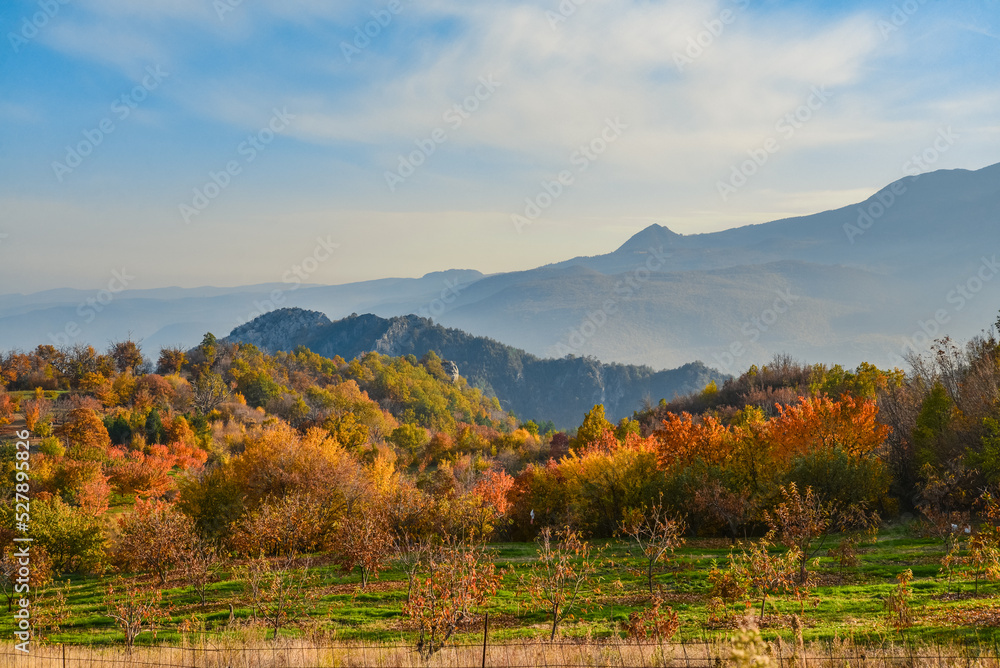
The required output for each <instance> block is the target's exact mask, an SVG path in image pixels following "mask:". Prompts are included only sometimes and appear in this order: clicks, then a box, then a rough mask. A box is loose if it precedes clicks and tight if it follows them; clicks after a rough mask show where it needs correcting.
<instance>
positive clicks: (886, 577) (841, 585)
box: [0, 525, 1000, 644]
mask: <svg viewBox="0 0 1000 668" xmlns="http://www.w3.org/2000/svg"><path fill="white" fill-rule="evenodd" d="M597 544H598V545H599V546H600V547H601V548H602V551H603V556H604V559H605V562H604V565H603V566H602V568H601V571H600V577H601V582H600V584H599V587H600V593H598V594H595V598H596V599H597V600H598V601H599V602H600V603H601V604H602V607H600V608H597V607H589V608H588V609H587V610H586V611H578V612H577V613H576V618H575V619H572V620H568V621H567V622H566V623H564V624H563V625H562V626H561V633H562V635H563V636H564V637H565V636H569V637H595V638H598V637H606V636H609V635H612V634H617V633H620V626H619V625H620V623H621V622H623V621H625V620H627V619H628V616H629V614H630V613H631V612H633V611H637V610H640V609H642V608H643V607H644V606H645V604H646V602H647V600H648V590H647V589H646V587H645V579H644V577H643V576H642V575H641V574H640V573H638V572H636V571H638V570H640V567H641V566H640V564H639V562H638V561H636V560H634V559H632V558H631V557H630V556H629V553H628V546H627V545H626V544H625V543H621V542H613V541H608V542H601V541H599V542H598V543H597ZM828 544H829V545H830V546H835V545H836V544H837V540H836V539H834V540H831V541H829V543H828ZM861 549H862V554H861V555H860V556H861V564H860V565H859V566H858V567H856V568H849V569H845V571H844V572H843V579H842V580H841V577H840V570H839V568H838V566H837V564H836V562H835V560H834V559H832V558H829V557H826V556H823V557H821V558H820V559H819V564H818V567H815V568H813V569H812V571H813V572H814V573H816V574H817V575H818V577H819V580H820V584H819V585H818V586H816V587H815V588H814V589H813V590H812V591H811V593H810V597H809V600H808V601H807V602H806V604H805V614H804V616H803V621H804V625H805V628H804V631H803V635H804V638H805V640H806V641H826V640H832V639H834V638H841V639H853V640H854V641H856V642H859V643H873V644H881V643H884V642H890V641H891V642H896V643H899V642H908V643H909V642H912V643H932V642H967V641H978V642H984V643H989V644H994V643H997V642H1000V632H998V629H997V627H995V626H983V625H982V624H981V622H975V620H974V619H973V615H977V614H978V615H982V614H983V611H988V610H990V609H992V608H997V609H998V610H997V612H996V613H995V615H994V616H995V618H996V621H994V622H993V623H994V624H1000V605H998V601H997V600H996V598H997V595H998V593H1000V584H995V583H989V582H987V583H985V584H984V583H981V584H980V588H979V594H978V595H977V596H973V595H972V592H973V585H972V583H971V581H969V580H968V579H965V576H958V577H956V578H955V580H954V581H953V582H951V583H949V582H948V581H947V578H945V577H943V576H941V575H940V566H939V562H940V558H941V556H942V554H943V551H944V549H943V546H942V545H941V544H940V543H937V542H935V541H933V540H929V539H923V538H917V537H914V536H912V535H910V533H909V532H908V531H907V528H906V527H905V526H900V525H897V526H893V527H891V528H889V529H887V530H885V531H883V533H882V534H880V535H879V537H878V540H877V542H875V543H874V544H863V545H862V548H861ZM491 550H492V551H493V554H494V559H495V562H496V563H497V565H498V566H499V567H501V568H504V569H507V574H506V575H505V577H504V584H503V588H502V590H501V591H500V592H499V593H498V595H497V596H496V597H494V599H493V600H492V602H491V605H490V606H489V612H490V617H491V637H492V638H494V640H495V641H503V640H513V639H525V638H538V637H547V632H548V623H549V622H548V619H547V617H546V615H545V614H544V613H543V612H540V611H538V610H533V609H531V608H529V607H528V604H527V598H526V596H525V595H524V593H523V592H522V591H520V587H519V584H518V583H519V576H521V575H524V574H526V573H527V572H528V569H529V568H530V566H531V563H532V559H533V557H534V555H535V549H534V544H531V543H501V544H495V545H492V546H491ZM729 552H730V547H729V546H728V544H727V543H726V542H725V541H721V540H717V539H716V540H707V539H693V540H690V541H689V542H688V544H687V545H685V546H684V547H683V548H682V549H680V550H678V551H677V553H676V554H675V555H674V558H673V559H672V560H671V562H670V564H669V565H668V567H667V568H666V569H661V571H660V572H659V573H658V574H657V576H656V584H657V585H659V586H662V588H663V591H664V594H665V595H666V598H667V602H668V603H669V605H670V606H671V607H672V608H673V609H674V610H675V611H676V612H677V613H678V616H679V618H680V621H681V630H680V632H679V634H678V636H677V637H676V638H675V639H678V640H680V639H698V640H700V639H703V638H707V639H722V638H724V637H726V636H727V635H729V634H730V633H731V625H722V626H719V625H715V626H713V627H709V626H707V625H706V620H707V618H708V607H707V604H708V591H709V585H708V573H709V570H710V569H711V566H712V562H713V561H716V562H717V563H718V564H719V565H720V567H724V566H725V564H726V563H727V559H728V555H729ZM317 561H318V562H319V565H316V566H314V567H313V569H312V572H313V574H314V575H315V576H316V578H317V583H316V587H319V588H320V590H321V591H320V592H317V593H319V594H320V598H319V600H318V603H317V604H316V606H315V609H313V610H312V611H311V614H310V616H311V618H312V619H313V620H315V621H316V622H318V623H319V625H320V626H321V627H322V628H324V629H328V630H330V631H332V632H334V633H335V637H336V638H337V640H339V641H351V640H363V641H370V642H376V641H377V642H400V641H403V642H409V641H411V640H412V637H413V633H412V630H411V627H410V625H409V623H408V620H407V619H406V618H405V616H404V615H403V613H402V608H403V604H404V603H405V600H406V576H405V574H404V573H402V572H400V571H398V570H388V571H385V572H383V573H381V575H380V577H379V579H378V580H373V581H372V582H370V583H369V586H368V587H367V589H365V590H362V589H361V577H360V574H359V573H357V572H354V573H351V574H346V575H345V574H344V573H342V572H340V571H339V570H338V569H337V568H336V567H335V566H333V565H331V564H326V563H322V560H321V558H319V557H318V558H317ZM907 568H909V569H911V570H912V571H913V574H914V580H913V583H912V590H913V598H912V603H911V605H912V608H913V610H914V614H915V620H916V624H915V625H914V626H913V627H912V628H910V629H908V630H906V631H904V632H902V633H900V632H897V631H895V630H892V629H890V628H889V627H888V626H887V625H886V623H885V620H886V613H885V611H884V609H883V599H884V598H885V597H886V596H887V595H888V594H889V593H890V592H891V591H892V590H893V589H894V587H895V586H896V576H897V575H898V574H899V573H901V572H902V571H904V570H906V569H907ZM223 575H228V574H223ZM68 579H69V580H70V582H71V585H72V588H71V590H70V596H69V605H70V607H71V619H70V620H69V622H67V623H66V624H64V626H63V630H62V632H61V633H59V634H56V635H54V636H53V637H52V638H51V640H54V641H57V642H66V643H86V644H106V643H117V642H120V641H121V637H122V636H121V634H120V632H119V631H118V630H117V629H116V628H114V627H113V626H112V624H111V623H110V621H109V620H108V619H107V618H106V617H104V616H103V614H102V613H103V611H104V606H103V602H102V596H103V591H104V585H105V583H106V581H105V580H104V579H102V578H100V577H97V576H80V575H71V576H69V577H68ZM143 579H144V581H146V582H149V583H153V582H154V581H153V580H151V579H149V578H143ZM239 595H240V586H239V584H238V583H236V582H233V581H228V580H225V581H221V582H217V583H214V584H213V585H211V587H210V589H209V597H208V598H209V600H208V605H206V606H205V607H202V606H200V605H199V602H198V600H197V597H196V595H195V594H194V593H193V592H192V591H191V590H190V588H187V587H184V586H183V585H182V584H181V583H180V582H179V581H177V580H174V579H171V580H170V581H169V582H168V584H167V588H166V589H165V591H164V593H163V597H164V602H165V603H167V604H169V605H170V606H171V612H170V619H169V621H168V622H167V623H166V624H165V627H166V628H165V629H164V630H163V631H161V632H160V633H158V636H157V641H158V642H164V641H165V642H173V641H177V640H179V639H180V635H179V633H178V631H177V625H178V624H179V623H180V622H181V621H183V620H184V619H190V618H192V617H195V618H196V619H197V620H199V621H200V622H201V623H203V624H204V627H205V628H206V629H207V630H208V631H210V632H221V631H222V630H223V629H225V627H226V624H227V622H228V621H229V604H230V603H232V604H233V605H234V607H235V616H236V618H237V620H246V619H247V618H248V615H249V611H248V609H247V608H246V607H245V606H244V605H242V604H241V603H240V601H239ZM753 605H754V609H755V611H757V610H759V609H760V602H759V600H758V601H756V602H755V603H753ZM743 609H744V604H742V603H738V604H736V605H731V606H730V607H729V612H730V614H732V615H736V614H739V613H740V612H741V611H742V610H743ZM799 612H800V603H799V602H798V601H796V600H794V599H788V598H778V599H773V600H771V602H770V603H769V605H768V608H767V618H766V621H765V624H764V626H763V628H762V631H763V633H764V635H765V637H766V638H774V637H775V636H777V635H780V636H782V637H783V638H785V639H789V638H792V637H793V633H792V631H791V628H790V620H791V615H792V614H798V613H799ZM12 631H13V624H12V620H11V618H10V616H9V615H4V616H3V617H2V619H0V633H2V634H7V635H8V637H9V635H10V634H11V633H12ZM286 632H287V633H288V634H289V635H295V634H296V633H298V630H297V629H296V628H294V627H292V628H289V629H287V631H286ZM480 632H481V629H480V628H479V627H478V626H476V627H474V628H470V629H468V632H467V637H468V639H472V638H474V637H477V636H478V634H479V633H480ZM141 637H142V638H145V639H146V641H147V642H148V641H149V640H150V636H149V634H144V635H143V636H141Z"/></svg>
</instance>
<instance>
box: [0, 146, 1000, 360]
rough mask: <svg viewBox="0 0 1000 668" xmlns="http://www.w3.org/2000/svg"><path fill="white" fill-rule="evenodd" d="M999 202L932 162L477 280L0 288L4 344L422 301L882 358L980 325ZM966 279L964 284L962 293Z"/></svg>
mask: <svg viewBox="0 0 1000 668" xmlns="http://www.w3.org/2000/svg"><path fill="white" fill-rule="evenodd" d="M998 216H1000V164H998V165H993V166H991V167H987V168H984V169H980V170H977V171H968V170H942V171H937V172H931V173H928V174H923V175H921V176H919V177H907V178H904V179H901V180H900V181H898V182H896V183H894V184H890V185H889V186H887V187H886V188H884V189H882V190H881V191H879V192H878V193H876V194H875V195H873V196H872V197H871V198H869V199H868V200H866V201H864V202H860V203H858V204H855V205H851V206H847V207H843V208H841V209H837V210H833V211H825V212H822V213H817V214H814V215H810V216H801V217H797V218H788V219H784V220H777V221H773V222H770V223H764V224H760V225H749V226H744V227H739V228H734V229H730V230H724V231H721V232H715V233H711V234H697V235H687V236H683V235H679V234H675V233H673V232H671V231H670V230H668V229H667V228H665V227H662V226H659V225H651V226H650V227H648V228H647V229H645V230H641V231H639V232H638V233H637V234H635V235H634V236H633V237H632V238H630V239H628V240H624V242H623V243H622V244H621V246H620V247H618V248H617V249H615V250H613V251H611V252H609V253H607V254H605V255H599V256H595V257H578V258H573V259H570V260H566V261H563V262H559V263H555V264H550V265H546V266H544V267H538V268H536V269H532V270H528V271H519V272H511V273H506V274H496V275H492V276H486V277H484V276H483V275H482V274H480V273H478V272H474V271H449V272H439V273H435V274H428V275H426V276H424V277H423V278H420V279H398V278H395V279H383V280H378V281H366V282H362V283H354V284H348V285H338V286H302V287H300V288H298V289H295V290H292V289H290V288H291V287H293V286H292V285H289V284H278V285H276V286H246V287H242V288H232V289H218V288H203V289H198V290H181V289H178V288H164V289H162V290H154V291H126V292H123V293H121V294H119V295H116V296H115V299H114V301H113V302H112V303H111V304H110V305H108V306H107V307H106V308H104V309H103V310H102V311H101V313H100V314H98V315H97V316H96V317H95V318H94V319H93V322H89V323H85V322H82V321H81V316H80V312H81V308H83V310H84V311H86V308H85V304H84V301H83V300H85V299H86V298H87V297H93V296H94V293H88V292H83V291H73V290H54V291H48V292H44V293H39V294H37V295H30V296H27V297H26V296H23V295H6V296H0V348H13V347H27V346H34V345H37V343H39V342H51V341H53V340H55V341H63V342H65V341H66V337H63V338H62V339H60V337H59V336H58V334H59V333H60V332H64V331H65V327H66V325H67V323H70V322H77V324H79V325H80V327H81V330H82V331H81V333H80V334H79V335H78V336H76V337H74V338H73V339H72V340H69V341H68V342H70V343H73V342H77V341H88V342H90V343H94V344H95V345H99V346H104V345H106V344H107V342H108V341H110V340H114V339H120V338H122V337H124V336H126V335H128V333H129V332H131V333H132V335H133V336H135V337H137V338H141V339H143V340H144V344H145V347H146V349H147V350H152V351H154V352H155V350H156V349H157V348H158V346H160V345H177V344H182V345H193V344H194V343H197V341H198V340H199V339H200V337H201V335H202V334H203V333H204V332H205V331H214V332H216V333H224V332H226V331H229V330H230V329H232V328H233V327H234V326H236V325H238V324H240V323H243V322H246V321H247V320H249V319H250V318H252V317H254V316H255V315H257V314H259V313H260V312H262V311H267V310H271V309H273V308H280V307H288V306H295V307H301V308H307V309H313V310H318V311H322V312H323V313H327V314H329V315H330V316H331V317H333V318H339V317H343V316H346V315H349V314H351V313H373V314H376V315H379V316H383V317H391V316H396V315H404V314H408V313H417V314H420V315H426V316H431V317H433V318H434V320H435V321H436V322H440V323H441V324H444V325H447V326H451V327H458V328H461V329H463V330H465V331H468V332H471V333H474V334H478V335H485V336H490V337H492V338H494V339H497V340H500V341H503V342H504V343H507V344H510V345H516V346H518V347H520V348H523V349H524V350H526V351H527V352H530V353H532V354H535V355H538V356H553V355H554V356H557V357H562V356H563V355H565V354H566V353H567V352H572V353H574V354H577V355H593V356H596V357H598V358H599V359H601V360H603V361H605V362H610V361H616V362H625V363H632V362H636V363H644V364H649V365H652V366H654V367H657V368H663V367H672V366H677V365H680V364H683V363H686V362H690V361H692V360H695V359H701V360H704V361H706V362H708V363H709V364H712V365H715V366H725V368H726V370H728V371H733V372H735V371H739V370H742V369H743V368H745V367H746V366H748V365H749V364H751V363H762V362H765V361H767V360H768V359H769V358H770V357H771V356H772V355H773V354H774V353H776V352H789V353H791V354H793V355H795V356H797V357H800V358H803V359H808V360H810V361H815V362H828V363H832V362H839V363H843V364H846V365H855V364H857V363H859V362H861V361H863V360H870V361H874V362H875V363H877V364H880V365H887V364H893V363H896V362H897V361H898V359H899V353H900V352H901V351H903V350H904V346H905V345H906V342H907V341H909V340H913V338H914V337H915V336H916V337H917V340H918V341H919V340H921V339H925V338H926V337H925V336H924V334H923V331H924V330H927V331H935V332H937V333H938V334H950V335H951V336H953V337H954V338H956V339H966V338H969V337H971V336H973V335H975V334H976V333H978V332H979V330H980V329H981V328H982V327H984V326H985V325H987V324H988V323H991V322H993V320H994V317H995V313H996V310H997V307H998V305H1000V276H998V274H1000V269H998V268H997V265H995V264H993V258H994V257H995V255H994V254H995V253H996V249H1000V225H998V224H997V220H998ZM649 269H652V270H653V271H652V272H651V273H650V272H649V271H648V270H649ZM995 276H997V277H998V280H993V278H994V277H995ZM980 277H983V278H982V279H980ZM962 286H971V287H973V288H975V290H974V291H973V292H972V293H971V294H968V295H967V296H961V297H957V296H956V294H957V292H956V291H958V290H960V289H963V288H962ZM274 290H277V291H278V292H277V293H275V294H277V296H278V297H279V299H277V300H275V299H274V298H273V295H272V292H273V291H274ZM782 291H784V292H790V293H791V294H792V295H794V296H795V297H796V298H797V299H796V300H795V301H794V304H793V305H792V307H791V308H789V309H788V310H787V311H786V312H784V313H781V314H779V315H780V317H776V318H774V320H773V322H771V323H768V325H767V329H766V331H765V330H764V329H763V328H762V327H759V326H757V325H755V324H754V321H753V319H754V318H760V317H768V316H770V315H771V314H770V313H769V309H771V306H772V305H773V302H774V299H775V298H776V294H778V293H779V292H782ZM81 304H84V306H83V307H81ZM611 311H613V313H612V312H611ZM936 319H937V320H940V322H936ZM50 334H52V335H53V336H54V337H55V338H54V339H53V338H52V337H50V336H49V335H50ZM734 347H735V348H734ZM734 349H735V350H738V351H739V354H738V355H734V354H733V353H732V351H733V350H734ZM730 357H732V360H730ZM727 364H733V365H734V366H726V365H727Z"/></svg>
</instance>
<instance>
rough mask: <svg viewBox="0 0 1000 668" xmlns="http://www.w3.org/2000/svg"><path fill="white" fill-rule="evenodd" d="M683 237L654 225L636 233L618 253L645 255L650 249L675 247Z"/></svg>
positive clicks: (661, 226)
mask: <svg viewBox="0 0 1000 668" xmlns="http://www.w3.org/2000/svg"><path fill="white" fill-rule="evenodd" d="M682 236H683V235H680V234H677V233H676V232H673V231H671V230H670V229H669V228H667V227H664V226H663V225H659V224H657V223H653V224H652V225H650V226H649V227H647V228H646V229H644V230H642V231H641V232H636V233H635V234H633V235H632V237H631V238H629V240H628V241H626V242H625V243H623V244H622V245H621V246H619V247H618V250H616V251H615V252H616V253H622V252H631V253H644V252H647V251H648V250H649V249H650V248H661V247H669V246H673V245H674V244H676V243H677V241H678V240H679V239H681V238H682Z"/></svg>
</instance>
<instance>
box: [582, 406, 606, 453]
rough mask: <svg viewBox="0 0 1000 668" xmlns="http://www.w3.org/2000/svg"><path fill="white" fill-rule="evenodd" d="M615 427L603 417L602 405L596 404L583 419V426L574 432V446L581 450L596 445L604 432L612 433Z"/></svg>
mask: <svg viewBox="0 0 1000 668" xmlns="http://www.w3.org/2000/svg"><path fill="white" fill-rule="evenodd" d="M614 429H615V426H614V425H613V424H611V423H610V422H608V419H607V418H606V417H604V404H597V405H596V406H594V407H593V408H592V409H590V412H589V413H587V414H586V415H585V416H584V418H583V424H581V425H580V428H579V429H577V430H576V440H575V445H576V447H578V448H582V447H584V446H586V445H588V444H590V443H596V442H597V441H599V440H600V439H601V436H603V435H604V432H605V431H612V432H613V431H614Z"/></svg>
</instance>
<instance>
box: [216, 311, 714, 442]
mask: <svg viewBox="0 0 1000 668" xmlns="http://www.w3.org/2000/svg"><path fill="white" fill-rule="evenodd" d="M225 340H226V341H238V342H241V343H252V344H253V345H255V346H257V347H258V348H260V349H262V350H264V351H267V352H269V353H274V352H277V351H279V350H284V351H292V350H295V349H296V348H297V347H299V346H304V347H306V348H308V349H309V350H312V351H313V352H315V353H317V354H320V355H323V356H325V357H334V356H336V355H340V356H341V357H343V358H344V359H352V358H355V357H359V356H361V355H364V354H365V353H368V352H372V351H374V352H378V353H381V354H384V355H391V356H404V355H411V354H412V355H416V356H417V357H421V356H423V355H424V354H426V353H427V352H429V351H431V350H433V351H435V352H436V353H437V354H438V355H440V356H441V357H442V358H444V359H446V360H448V361H451V362H454V363H455V364H456V365H457V366H458V370H459V374H460V375H461V376H462V377H464V378H465V379H466V380H468V381H469V383H470V384H471V385H472V386H473V387H478V388H480V389H482V390H483V391H484V392H486V393H487V394H488V395H491V396H496V397H497V398H498V399H500V403H501V405H502V406H503V407H504V408H505V409H506V410H510V411H513V413H514V414H515V415H517V416H518V418H520V419H522V420H529V419H534V420H539V421H541V420H552V421H553V422H554V423H555V424H556V425H558V426H559V427H562V428H572V427H575V426H577V425H579V424H580V422H581V421H582V419H583V416H584V414H585V413H586V412H587V411H589V410H590V409H591V408H592V407H593V406H594V405H595V404H604V407H605V410H606V412H607V414H608V416H609V417H611V418H613V419H615V420H617V419H620V418H622V417H629V416H631V415H632V413H633V411H636V410H639V409H641V408H642V407H643V406H644V404H645V403H646V402H652V403H656V402H657V401H658V400H659V399H661V398H664V399H668V400H669V399H672V398H673V397H674V396H676V395H684V394H688V393H690V392H696V391H700V390H702V389H703V388H704V387H705V386H706V385H707V384H708V383H709V382H710V381H715V382H716V383H721V382H722V381H723V379H724V377H723V376H722V375H721V374H719V373H717V372H716V371H714V370H712V369H709V368H708V367H706V366H705V365H704V364H702V363H700V362H695V363H692V364H687V365H685V366H683V367H680V368H678V369H673V370H670V371H653V369H651V368H649V367H645V366H632V365H623V364H602V363H601V362H599V361H597V360H596V359H594V358H584V357H573V358H570V357H567V358H564V359H539V358H538V357H535V356H534V355H531V354H529V353H526V352H524V351H523V350H518V349H516V348H512V347H510V346H506V345H503V344H501V343H498V342H497V341H494V340H492V339H488V338H485V337H477V336H471V335H469V334H467V333H465V332H462V331H460V330H456V329H446V328H444V327H442V326H440V325H435V324H434V323H433V322H431V321H430V320H428V319H426V318H420V317H418V316H415V315H407V316H398V317H394V318H388V319H386V318H380V317H378V316H376V315H372V314H366V315H351V316H349V317H347V318H343V319H341V320H337V321H336V322H333V321H331V320H330V319H329V318H327V317H326V316H325V315H324V314H322V313H319V312H316V311H306V310H303V309H297V308H287V309H280V310H277V311H272V312H270V313H268V314H266V315H263V316H260V317H259V318H256V319H254V320H253V321H251V322H249V323H246V324H245V325H241V326H240V327H237V328H236V329H234V330H233V331H232V333H231V334H230V335H229V336H228V337H226V339H225Z"/></svg>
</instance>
